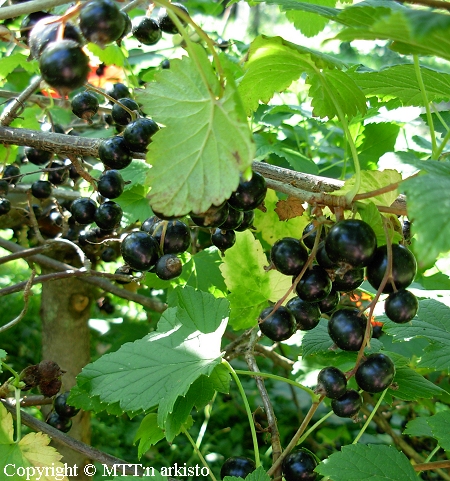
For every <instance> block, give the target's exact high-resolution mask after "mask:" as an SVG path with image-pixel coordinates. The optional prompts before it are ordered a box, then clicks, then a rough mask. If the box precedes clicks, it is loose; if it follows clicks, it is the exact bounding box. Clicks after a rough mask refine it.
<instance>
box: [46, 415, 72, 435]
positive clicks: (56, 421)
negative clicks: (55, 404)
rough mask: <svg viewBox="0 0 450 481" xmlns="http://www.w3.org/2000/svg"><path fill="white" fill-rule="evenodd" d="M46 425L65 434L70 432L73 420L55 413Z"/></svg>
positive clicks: (50, 416) (49, 417)
mask: <svg viewBox="0 0 450 481" xmlns="http://www.w3.org/2000/svg"><path fill="white" fill-rule="evenodd" d="M46 423H47V424H48V425H50V426H52V427H53V428H55V429H57V430H58V431H61V432H63V433H67V432H69V431H70V428H71V427H72V419H70V418H65V417H63V416H60V415H59V414H58V413H57V412H55V411H53V412H51V413H50V414H49V416H48V418H47V421H46Z"/></svg>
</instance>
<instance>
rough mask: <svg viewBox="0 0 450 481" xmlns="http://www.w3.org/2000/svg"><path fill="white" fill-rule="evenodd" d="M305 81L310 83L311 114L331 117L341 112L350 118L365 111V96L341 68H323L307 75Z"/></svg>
mask: <svg viewBox="0 0 450 481" xmlns="http://www.w3.org/2000/svg"><path fill="white" fill-rule="evenodd" d="M306 82H307V83H308V84H309V85H311V87H310V89H309V96H310V97H312V100H311V105H312V106H313V115H314V116H316V117H320V118H324V117H328V118H329V119H332V118H334V117H336V116H338V108H339V109H340V111H341V112H342V114H344V115H346V116H347V117H348V118H352V117H354V116H355V115H357V114H358V113H361V114H364V113H365V112H366V109H367V106H366V97H365V96H364V94H363V93H362V91H361V89H360V88H359V87H358V86H357V85H356V83H355V82H354V81H353V79H352V78H351V77H350V76H349V75H348V74H347V73H346V72H342V71H341V70H323V71H321V72H314V73H311V74H310V75H308V78H307V79H306Z"/></svg>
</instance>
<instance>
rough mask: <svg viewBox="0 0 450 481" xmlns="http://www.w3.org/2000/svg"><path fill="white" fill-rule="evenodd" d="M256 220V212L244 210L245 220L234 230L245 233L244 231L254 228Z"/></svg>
mask: <svg viewBox="0 0 450 481" xmlns="http://www.w3.org/2000/svg"><path fill="white" fill-rule="evenodd" d="M254 220H255V211H254V210H244V219H243V220H242V222H241V225H240V226H239V227H237V228H236V229H234V230H235V231H236V232H244V230H247V229H251V228H254V227H253V222H254Z"/></svg>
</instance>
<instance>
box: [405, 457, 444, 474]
mask: <svg viewBox="0 0 450 481" xmlns="http://www.w3.org/2000/svg"><path fill="white" fill-rule="evenodd" d="M413 468H414V471H430V470H431V469H439V468H450V460H448V459H446V460H445V461H433V462H432V463H422V464H415V465H414V466H413Z"/></svg>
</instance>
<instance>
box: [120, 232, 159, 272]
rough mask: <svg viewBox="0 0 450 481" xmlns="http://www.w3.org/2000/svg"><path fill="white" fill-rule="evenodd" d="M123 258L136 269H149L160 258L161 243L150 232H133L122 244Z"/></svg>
mask: <svg viewBox="0 0 450 481" xmlns="http://www.w3.org/2000/svg"><path fill="white" fill-rule="evenodd" d="M120 252H121V254H122V257H123V260H124V261H125V262H126V263H127V264H128V265H129V266H130V267H131V268H132V269H134V270H136V271H147V270H149V269H150V268H151V267H153V266H154V265H155V264H156V261H157V260H158V258H159V252H160V251H159V244H158V242H157V241H156V240H155V239H154V238H153V237H152V236H151V235H149V234H147V233H146V232H142V231H136V232H131V233H130V234H128V235H127V236H126V237H125V238H124V239H123V240H122V244H121V246H120Z"/></svg>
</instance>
